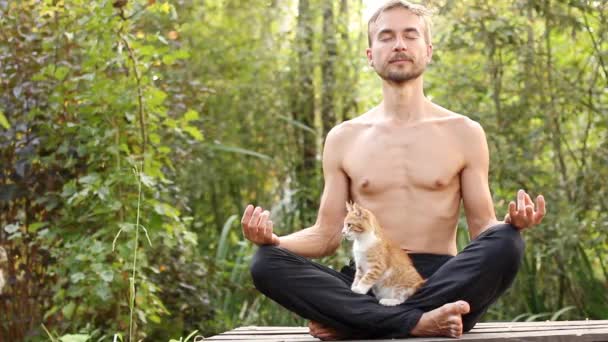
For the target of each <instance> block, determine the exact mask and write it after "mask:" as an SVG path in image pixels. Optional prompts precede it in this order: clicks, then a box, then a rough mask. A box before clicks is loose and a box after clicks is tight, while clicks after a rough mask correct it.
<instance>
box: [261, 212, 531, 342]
mask: <svg viewBox="0 0 608 342" xmlns="http://www.w3.org/2000/svg"><path fill="white" fill-rule="evenodd" d="M523 251H524V242H523V240H522V238H521V235H520V233H519V231H517V229H516V228H515V227H513V226H511V225H509V224H500V225H496V226H493V227H491V228H490V229H488V230H486V231H485V232H483V233H482V234H480V235H479V236H478V237H477V238H476V239H475V240H473V241H471V243H470V244H469V245H468V246H467V247H466V248H465V249H464V250H462V251H461V252H460V253H458V255H456V256H450V255H436V254H410V256H411V257H412V260H413V262H414V266H415V267H416V269H417V270H418V271H419V272H420V273H421V274H422V276H423V277H424V278H428V279H427V281H426V283H425V285H424V286H423V287H421V288H420V289H419V290H418V291H417V292H416V293H415V294H414V295H413V296H412V297H410V298H408V299H407V300H406V301H405V302H404V303H402V304H400V305H397V306H383V305H381V304H379V303H378V300H377V299H376V298H375V297H373V296H372V295H371V294H368V295H362V294H357V293H354V292H352V291H351V289H350V286H351V284H352V282H353V278H354V269H353V268H352V265H351V266H347V267H344V268H343V269H342V271H341V272H338V271H336V270H333V269H331V268H329V267H326V266H323V265H320V264H318V263H315V262H312V261H310V260H308V259H306V258H304V257H301V256H299V255H295V254H293V253H291V252H289V251H287V250H285V249H283V248H280V247H275V246H262V247H260V248H259V250H258V251H257V253H256V254H255V256H254V258H253V262H252V265H251V275H252V277H253V281H254V284H255V286H256V288H257V289H258V290H259V291H260V292H262V293H263V294H265V295H266V296H268V297H269V298H271V299H273V300H274V301H276V302H277V303H279V304H281V305H282V306H284V307H285V308H287V309H288V310H290V311H293V312H295V313H297V314H299V315H300V316H302V317H304V318H305V319H309V320H313V321H317V322H319V323H322V324H324V325H326V326H330V327H333V328H335V329H337V330H339V331H341V332H343V333H345V334H348V335H354V336H357V337H359V338H363V337H367V338H374V337H384V338H390V337H406V336H408V335H409V333H410V331H411V330H412V328H413V327H414V326H415V325H416V324H417V323H418V320H419V319H420V317H421V316H422V314H423V313H424V312H427V311H430V310H433V309H435V308H438V307H440V306H442V305H443V304H446V303H451V302H455V301H457V300H465V301H466V302H468V303H469V305H470V306H471V311H470V313H468V314H466V315H464V316H463V326H464V330H465V331H469V330H471V329H472V328H473V326H475V324H476V323H477V322H478V321H479V320H480V318H481V316H482V315H483V314H484V313H485V312H486V310H487V309H488V307H489V306H490V304H492V303H493V302H494V301H496V299H497V298H498V297H499V296H500V295H501V294H502V293H504V291H505V290H506V289H507V288H508V287H509V286H510V285H511V283H512V282H513V280H514V279H515V275H516V274H517V270H518V268H519V265H520V263H521V259H522V257H523Z"/></svg>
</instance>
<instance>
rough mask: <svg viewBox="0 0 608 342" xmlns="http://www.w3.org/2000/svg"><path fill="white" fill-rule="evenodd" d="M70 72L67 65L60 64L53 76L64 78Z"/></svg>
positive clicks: (59, 78) (58, 78)
mask: <svg viewBox="0 0 608 342" xmlns="http://www.w3.org/2000/svg"><path fill="white" fill-rule="evenodd" d="M69 72H70V69H68V68H67V67H64V66H60V67H58V68H57V69H56V70H55V72H54V73H53V77H55V79H57V80H63V79H64V78H65V77H66V76H67V74H68V73H69Z"/></svg>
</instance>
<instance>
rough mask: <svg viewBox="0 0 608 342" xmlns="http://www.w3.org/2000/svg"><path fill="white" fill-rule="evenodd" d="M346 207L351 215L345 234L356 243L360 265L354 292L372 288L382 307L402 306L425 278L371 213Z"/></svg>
mask: <svg viewBox="0 0 608 342" xmlns="http://www.w3.org/2000/svg"><path fill="white" fill-rule="evenodd" d="M346 208H347V209H348V213H347V215H346V218H345V219H344V228H342V234H343V235H344V236H345V237H346V238H347V239H349V240H354V244H353V254H354V258H355V264H356V266H357V271H356V272H355V280H354V282H353V285H352V287H351V289H352V290H353V291H354V292H356V293H361V294H365V293H367V292H368V291H369V290H370V289H372V288H373V290H374V294H375V296H376V298H378V299H379V300H380V304H382V305H386V306H394V305H398V304H401V303H403V302H404V301H405V300H406V299H407V298H408V297H410V296H411V295H412V294H414V292H416V290H417V289H418V288H419V287H420V286H422V284H424V279H422V276H421V275H420V274H419V273H418V271H416V269H415V268H414V265H413V263H412V260H411V259H410V257H409V256H408V255H407V253H406V252H405V251H403V250H402V249H401V248H399V247H398V246H396V245H394V244H393V243H391V242H390V241H388V240H387V239H386V238H385V237H384V234H383V232H382V228H381V227H380V225H379V223H378V221H377V220H376V217H375V216H374V214H372V212H371V211H369V210H367V209H365V208H363V207H361V206H359V205H358V204H356V203H355V204H350V203H346Z"/></svg>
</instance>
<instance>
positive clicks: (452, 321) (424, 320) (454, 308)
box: [411, 300, 471, 337]
mask: <svg viewBox="0 0 608 342" xmlns="http://www.w3.org/2000/svg"><path fill="white" fill-rule="evenodd" d="M470 310H471V308H470V306H469V304H468V303H467V302H465V301H464V300H459V301H457V302H454V303H448V304H445V305H444V306H442V307H440V308H437V309H435V310H431V311H429V312H425V313H424V314H423V315H422V317H420V320H419V321H418V324H416V326H415V327H414V329H412V331H411V334H412V335H414V336H447V337H460V336H462V315H464V314H467V313H468V312H469V311H470Z"/></svg>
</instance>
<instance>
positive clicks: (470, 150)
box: [460, 120, 499, 240]
mask: <svg viewBox="0 0 608 342" xmlns="http://www.w3.org/2000/svg"><path fill="white" fill-rule="evenodd" d="M463 133H464V134H463V136H464V138H463V142H464V145H463V146H464V147H463V151H465V152H464V159H465V166H464V169H463V170H462V172H461V174H460V187H461V193H462V201H463V203H464V210H465V215H466V218H467V225H468V227H469V236H470V237H471V240H472V239H475V238H476V237H477V236H478V235H479V234H481V233H482V232H483V231H485V230H486V229H487V228H488V227H490V226H493V225H495V224H498V223H499V221H497V220H496V213H495V212H494V205H493V203H492V196H491V194H490V188H489V186H488V171H489V167H490V155H489V152H488V143H487V141H486V135H485V133H484V131H483V128H482V127H481V125H479V124H478V123H477V122H474V121H472V120H469V121H467V124H466V129H465V130H464V132H463Z"/></svg>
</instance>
